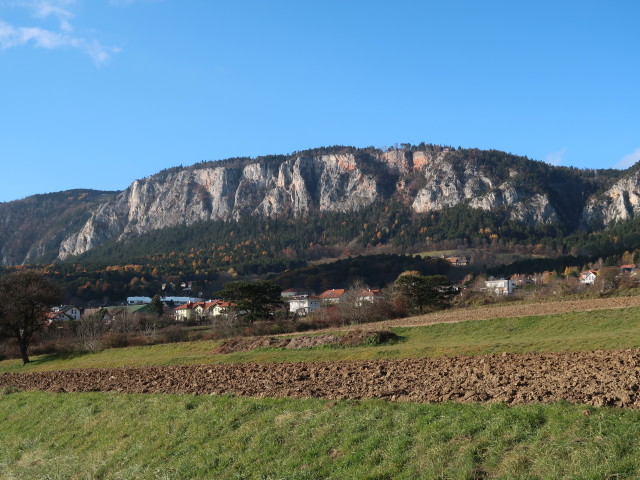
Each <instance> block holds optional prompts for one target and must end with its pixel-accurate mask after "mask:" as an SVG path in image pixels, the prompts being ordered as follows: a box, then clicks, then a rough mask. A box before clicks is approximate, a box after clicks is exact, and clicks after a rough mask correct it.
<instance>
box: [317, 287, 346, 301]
mask: <svg viewBox="0 0 640 480" xmlns="http://www.w3.org/2000/svg"><path fill="white" fill-rule="evenodd" d="M342 295H344V288H332V289H331V290H327V291H326V292H323V293H322V295H320V298H321V299H323V300H326V299H329V298H340V297H341V296H342Z"/></svg>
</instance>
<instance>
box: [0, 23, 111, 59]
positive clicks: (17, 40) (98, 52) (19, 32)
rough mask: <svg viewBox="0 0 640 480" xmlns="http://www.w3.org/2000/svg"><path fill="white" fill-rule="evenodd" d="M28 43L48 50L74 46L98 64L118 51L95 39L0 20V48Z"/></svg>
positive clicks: (4, 48) (5, 48)
mask: <svg viewBox="0 0 640 480" xmlns="http://www.w3.org/2000/svg"><path fill="white" fill-rule="evenodd" d="M30 44H31V45H33V46H35V47H38V48H44V49H48V50H53V49H57V48H74V49H77V50H80V51H82V52H84V53H85V54H87V55H88V56H89V57H90V58H91V59H92V60H93V61H94V63H95V64H96V65H98V66H101V65H104V64H105V63H106V62H108V61H109V58H110V57H111V55H112V54H114V53H117V52H119V51H120V50H119V49H117V48H114V47H106V46H104V45H102V44H101V43H100V42H98V41H97V40H87V39H84V38H79V37H74V36H72V35H69V34H67V33H60V32H54V31H51V30H46V29H43V28H40V27H14V26H12V25H9V24H8V23H5V22H2V21H0V49H1V50H7V49H9V48H14V47H21V46H25V45H30Z"/></svg>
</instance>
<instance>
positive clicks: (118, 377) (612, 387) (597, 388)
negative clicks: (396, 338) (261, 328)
mask: <svg viewBox="0 0 640 480" xmlns="http://www.w3.org/2000/svg"><path fill="white" fill-rule="evenodd" d="M0 386H14V387H17V388H20V389H26V390H47V391H53V392H93V391H115V392H131V393H146V392H153V393H187V394H196V395H206V394H217V395H219V394H236V395H243V396H251V397H284V396H287V397H320V398H327V399H363V398H386V399H390V400H398V401H412V402H443V401H449V400H451V401H459V402H489V401H500V402H506V403H507V404H523V403H532V402H543V403H544V402H553V401H558V400H566V401H568V402H571V403H577V404H588V405H595V406H603V405H612V406H617V407H632V408H638V407H640V394H639V390H640V350H625V351H606V352H602V351H597V352H572V353H544V354H506V353H505V354H501V355H484V356H478V357H453V358H423V359H415V360H374V361H351V362H318V363H279V364H233V365H198V366H170V367H166V366H165V367H128V368H117V369H115V368H114V369H84V370H67V371H53V372H34V373H24V374H8V373H6V374H3V375H0Z"/></svg>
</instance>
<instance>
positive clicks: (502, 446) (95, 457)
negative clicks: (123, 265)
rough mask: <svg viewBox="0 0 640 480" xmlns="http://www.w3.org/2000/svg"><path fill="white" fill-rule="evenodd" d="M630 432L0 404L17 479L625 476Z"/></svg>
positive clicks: (353, 410) (555, 425)
mask: <svg viewBox="0 0 640 480" xmlns="http://www.w3.org/2000/svg"><path fill="white" fill-rule="evenodd" d="M587 414H588V415H587ZM639 436H640V412H637V411H622V410H611V409H596V408H585V407H577V406H570V405H564V404H556V405H547V406H539V405H532V406H523V407H506V406H504V405H500V404H494V405H458V404H443V405H416V404H409V403H405V404H398V403H387V402H384V401H359V402H353V401H340V402H327V401H322V400H288V399H260V400H256V399H242V398H231V397H226V396H222V397H192V396H186V395H184V396H179V395H124V394H95V393H92V394H50V393H33V392H30V393H27V392H21V393H11V394H5V395H0V438H1V439H2V448H0V477H1V478H16V479H65V480H66V479H116V478H117V479H125V478H126V479H147V478H148V479H158V478H160V479H212V478H215V479H244V478H246V479H314V480H315V479H420V478H428V479H445V478H446V479H449V478H451V479H479V478H502V479H523V478H531V479H534V478H539V479H556V478H566V479H576V478H579V479H605V478H615V479H620V478H637V476H636V475H637V472H640V443H639V442H638V441H637V439H638V438H639Z"/></svg>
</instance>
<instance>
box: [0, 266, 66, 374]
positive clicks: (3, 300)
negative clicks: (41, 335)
mask: <svg viewBox="0 0 640 480" xmlns="http://www.w3.org/2000/svg"><path fill="white" fill-rule="evenodd" d="M60 299H61V293H60V288H59V287H58V286H57V285H56V284H55V283H53V282H52V281H51V280H50V279H48V278H47V277H45V276H44V275H42V274H39V273H37V272H35V271H33V270H18V271H16V272H13V273H11V274H9V275H7V276H5V277H3V278H2V279H0V334H2V335H4V336H7V337H13V338H15V339H16V340H17V342H18V346H19V348H20V357H21V358H22V363H23V364H25V365H26V364H27V363H29V355H28V349H29V345H30V344H31V340H32V339H33V336H34V334H35V333H36V332H38V331H39V330H42V329H43V328H44V327H45V325H46V324H47V314H48V313H49V311H50V309H51V307H52V306H53V305H57V304H59V303H60V301H61V300H60Z"/></svg>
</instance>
